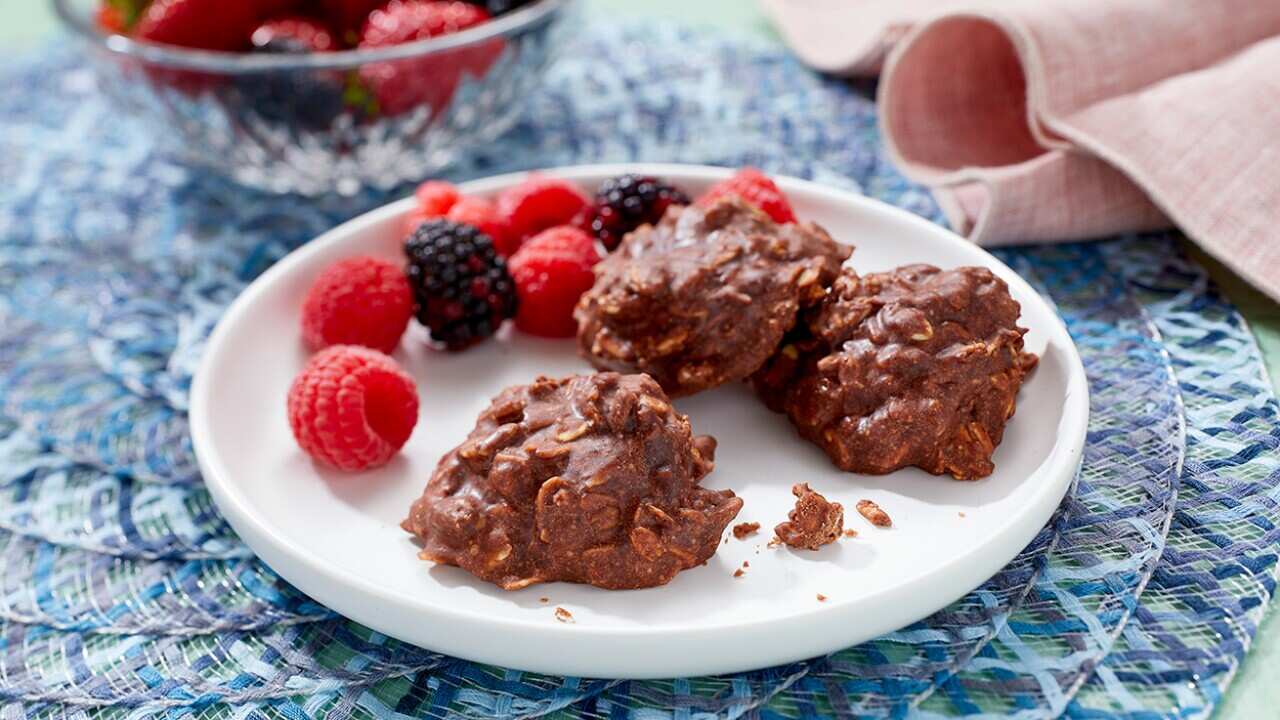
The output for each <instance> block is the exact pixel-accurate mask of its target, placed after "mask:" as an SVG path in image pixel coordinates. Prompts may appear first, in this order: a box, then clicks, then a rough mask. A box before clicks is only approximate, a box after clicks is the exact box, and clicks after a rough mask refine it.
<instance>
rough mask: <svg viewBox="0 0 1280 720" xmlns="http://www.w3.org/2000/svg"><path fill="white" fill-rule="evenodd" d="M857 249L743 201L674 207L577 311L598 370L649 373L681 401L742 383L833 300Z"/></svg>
mask: <svg viewBox="0 0 1280 720" xmlns="http://www.w3.org/2000/svg"><path fill="white" fill-rule="evenodd" d="M851 250H852V249H851V248H850V247H849V246H847V245H841V244H840V243H837V242H835V241H834V240H832V239H831V236H829V235H828V234H827V233H826V231H824V230H823V229H822V228H820V227H818V226H817V225H813V224H811V223H804V224H787V225H779V224H776V223H774V222H773V221H772V220H770V219H769V217H768V216H767V215H765V214H764V213H762V212H760V211H759V210H757V209H756V208H754V207H752V206H750V205H748V204H746V203H745V202H743V201H742V200H740V199H738V198H736V197H727V198H723V199H721V200H719V201H717V202H715V203H714V204H712V205H711V206H710V207H707V208H701V207H693V206H691V207H673V208H671V209H669V210H668V211H667V213H666V215H665V216H664V217H663V219H662V221H661V222H659V223H658V224H657V225H656V226H648V225H645V226H641V227H640V228H639V229H638V230H636V231H635V232H632V233H631V234H629V235H627V237H626V238H625V239H624V240H623V242H622V245H621V246H620V247H619V248H618V249H617V250H616V251H615V252H614V253H613V254H612V255H610V256H609V257H608V258H606V259H605V260H604V262H602V263H600V264H599V265H598V266H596V282H595V286H594V287H593V288H592V289H591V290H589V291H588V292H587V293H585V294H584V295H583V296H582V299H581V300H580V301H579V302H578V307H577V310H576V312H575V317H576V318H577V320H578V344H579V348H580V350H581V352H582V354H583V355H584V356H585V357H586V358H587V359H588V360H589V361H591V363H592V364H593V365H595V366H596V367H598V368H601V369H606V370H618V371H622V372H644V373H648V374H649V375H651V376H653V378H654V379H656V380H657V381H658V382H659V383H660V384H661V385H662V387H663V388H665V389H666V391H667V392H669V393H670V394H671V395H673V396H680V395H689V394H691V393H695V392H698V391H700V390H706V389H708V388H712V387H715V386H717V385H720V384H722V383H726V382H732V381H735V380H742V379H744V378H747V377H749V376H750V375H751V373H753V372H755V371H756V370H757V369H758V368H759V367H760V366H761V365H762V364H763V363H764V362H765V360H766V359H768V357H769V355H770V354H771V353H772V352H773V351H774V350H775V349H776V348H777V347H778V343H779V342H780V341H781V340H782V338H783V335H784V334H785V333H786V332H787V331H788V330H789V329H791V327H792V326H793V325H794V324H795V321H796V316H797V313H798V311H799V310H800V309H801V308H804V307H808V306H811V305H813V304H814V303H816V302H818V301H819V300H821V299H822V297H823V296H824V295H825V294H826V289H827V287H828V286H830V284H831V282H832V280H834V279H835V276H836V274H837V273H839V271H840V265H841V263H843V262H844V261H845V259H846V258H848V257H849V253H850V252H851Z"/></svg>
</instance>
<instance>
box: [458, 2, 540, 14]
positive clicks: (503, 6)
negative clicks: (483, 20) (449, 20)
mask: <svg viewBox="0 0 1280 720" xmlns="http://www.w3.org/2000/svg"><path fill="white" fill-rule="evenodd" d="M467 2H469V3H471V4H472V5H479V6H480V7H482V8H484V9H485V10H486V11H488V13H489V14H490V15H493V16H495V17H496V16H498V15H502V14H503V13H509V12H511V11H513V10H519V9H520V8H522V7H524V6H525V5H531V4H533V2H534V0H467Z"/></svg>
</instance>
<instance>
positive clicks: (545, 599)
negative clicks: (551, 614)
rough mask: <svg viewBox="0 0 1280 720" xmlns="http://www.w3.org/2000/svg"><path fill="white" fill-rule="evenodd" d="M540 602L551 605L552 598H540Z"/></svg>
mask: <svg viewBox="0 0 1280 720" xmlns="http://www.w3.org/2000/svg"><path fill="white" fill-rule="evenodd" d="M538 602H540V603H549V602H551V598H549V597H540V598H538Z"/></svg>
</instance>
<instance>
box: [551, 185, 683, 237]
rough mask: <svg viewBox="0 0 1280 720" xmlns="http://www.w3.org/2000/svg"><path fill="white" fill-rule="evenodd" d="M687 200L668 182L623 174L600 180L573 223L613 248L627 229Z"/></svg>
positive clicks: (637, 225)
mask: <svg viewBox="0 0 1280 720" xmlns="http://www.w3.org/2000/svg"><path fill="white" fill-rule="evenodd" d="M688 204H689V196H688V195H685V194H684V193H683V192H681V191H680V190H678V189H676V187H675V186H673V185H671V184H670V183H667V182H664V181H662V180H660V179H658V178H655V177H650V176H645V175H623V176H621V177H616V178H611V179H609V180H605V181H604V182H603V183H601V184H600V189H599V190H596V197H595V202H594V203H593V204H592V206H591V207H590V208H588V209H587V210H586V211H585V212H584V213H582V214H581V215H580V216H579V218H578V219H577V220H575V224H576V225H578V226H579V227H582V228H583V229H584V230H587V231H588V232H590V233H591V234H593V235H595V236H596V237H597V238H599V239H600V242H602V243H604V246H605V248H606V249H608V250H613V249H614V248H616V247H618V243H619V242H621V241H622V237H623V236H624V235H626V234H627V233H629V232H631V231H632V230H635V229H636V228H638V227H640V226H641V225H645V224H650V225H652V224H654V223H656V222H658V221H659V220H661V219H662V215H663V213H665V212H666V211H667V208H668V207H670V206H672V205H688Z"/></svg>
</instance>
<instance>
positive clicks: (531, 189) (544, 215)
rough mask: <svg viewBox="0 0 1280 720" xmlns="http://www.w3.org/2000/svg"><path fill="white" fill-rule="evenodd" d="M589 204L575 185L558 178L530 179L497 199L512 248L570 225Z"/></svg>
mask: <svg viewBox="0 0 1280 720" xmlns="http://www.w3.org/2000/svg"><path fill="white" fill-rule="evenodd" d="M589 203H590V200H589V199H588V198H587V196H586V195H583V194H582V191H581V190H579V189H578V188H577V187H576V186H574V185H573V183H570V182H569V181H567V180H561V179H559V178H549V177H543V176H541V175H531V176H530V177H529V179H527V180H525V181H524V182H522V183H520V184H519V185H516V186H515V187H512V188H508V189H507V190H504V191H503V192H502V193H501V194H500V195H498V203H497V204H498V213H499V214H500V215H501V216H502V217H504V218H505V219H506V221H507V227H508V228H510V233H511V237H512V241H513V242H512V245H513V246H514V248H516V249H518V248H519V247H520V243H522V242H524V241H525V240H527V239H529V238H531V237H533V236H534V235H537V234H538V233H540V232H542V231H543V230H546V229H547V228H550V227H555V226H557V225H567V224H570V223H572V222H573V219H574V216H576V215H578V213H580V212H582V211H583V210H584V209H585V208H586V207H587V205H588V204H589Z"/></svg>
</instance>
